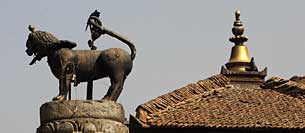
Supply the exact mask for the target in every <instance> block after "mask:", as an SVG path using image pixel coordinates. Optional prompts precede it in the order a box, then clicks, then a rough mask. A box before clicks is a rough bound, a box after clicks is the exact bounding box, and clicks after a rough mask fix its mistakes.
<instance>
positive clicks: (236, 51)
mask: <svg viewBox="0 0 305 133" xmlns="http://www.w3.org/2000/svg"><path fill="white" fill-rule="evenodd" d="M232 32H233V34H234V36H233V37H231V38H230V39H229V40H230V41H231V42H233V43H235V46H233V47H232V51H231V57H230V60H229V63H237V62H239V63H240V62H246V63H248V62H250V58H249V54H248V49H247V47H246V46H245V45H244V44H243V43H244V42H246V41H247V40H248V38H247V37H246V36H243V33H244V27H243V24H242V22H241V21H240V11H238V10H237V11H236V12H235V21H234V24H233V28H232ZM234 68H235V69H237V70H245V68H244V66H238V65H234ZM229 69H231V68H229Z"/></svg>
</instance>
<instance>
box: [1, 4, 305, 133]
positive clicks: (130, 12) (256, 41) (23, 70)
mask: <svg viewBox="0 0 305 133" xmlns="http://www.w3.org/2000/svg"><path fill="white" fill-rule="evenodd" d="M304 2H305V1H301V0H299V1H291V0H290V1H289V0H286V1H280V0H269V1H266V0H261V1H259V0H256V1H245V0H240V1H239V0H234V1H228V0H227V1H215V0H213V1H212V0H211V1H203V0H196V1H195V0H188V1H186V0H185V1H178V0H167V1H164V0H153V1H143V0H138V1H123V0H122V1H109V0H108V1H106V0H92V1H90V2H89V1H61V0H52V1H41V0H37V1H33V0H26V1H17V0H1V1H0V16H1V30H0V37H1V45H0V50H1V51H0V59H1V61H2V63H1V70H0V73H1V76H0V79H1V80H0V81H1V93H0V98H1V99H0V105H1V108H0V125H1V131H2V132H8V133H17V132H21V133H22V132H24V133H30V132H35V130H36V128H37V127H38V126H39V107H40V105H41V104H43V103H44V102H47V101H50V100H51V99H52V97H54V96H56V95H57V93H58V82H57V79H55V77H54V76H53V75H52V74H51V72H50V70H49V67H48V66H47V63H46V59H44V60H42V61H40V62H38V63H37V64H36V65H33V66H29V65H28V63H29V62H30V61H31V59H32V57H28V56H27V55H26V54H25V52H24V51H25V42H26V39H27V36H28V33H29V31H28V29H27V27H28V25H29V24H32V25H35V26H36V28H37V29H38V30H46V31H49V32H51V33H53V34H54V35H55V36H57V37H58V38H60V39H67V40H71V41H74V42H76V43H77V44H78V47H77V49H88V46H87V40H88V39H89V36H90V35H89V32H85V31H84V30H85V25H86V20H87V18H88V16H89V14H90V13H91V12H92V11H94V10H95V9H98V10H99V11H101V17H102V21H103V23H104V26H105V27H107V28H108V29H111V30H113V31H116V32H118V33H120V34H123V35H125V36H126V37H128V38H129V39H130V40H131V41H133V42H134V43H135V45H136V48H137V57H136V59H135V62H134V68H133V71H132V73H131V74H130V75H129V77H128V79H127V80H126V84H125V88H124V90H123V92H122V94H121V96H120V98H119V100H118V102H120V103H122V104H123V106H124V108H125V111H126V114H130V113H134V110H135V108H136V107H137V105H139V104H141V103H144V102H146V101H148V100H150V99H153V98H155V97H157V96H159V95H162V94H164V93H166V92H169V91H172V90H174V89H178V88H179V87H183V86H185V85H187V84H188V83H192V82H195V81H197V80H200V79H205V78H207V77H209V76H211V75H214V74H218V73H219V72H220V67H221V65H224V64H225V63H226V62H227V61H228V58H229V54H230V50H231V47H232V46H233V44H232V43H230V42H229V41H228V38H229V37H231V36H232V33H231V28H232V24H233V21H234V11H235V10H237V9H239V10H241V20H242V22H243V24H244V26H245V29H246V30H245V35H246V36H248V37H249V41H248V42H246V45H247V46H248V49H249V52H250V56H253V57H255V61H256V64H257V65H258V67H259V69H260V70H261V69H263V68H264V67H268V78H269V77H271V76H280V77H283V78H290V77H291V76H293V75H302V74H305V69H304V65H305V62H304V61H303V57H304V55H305V53H304V52H303V51H304V49H305V37H304V36H305V26H304V24H305V14H304V13H305V8H304V5H305V3H304ZM97 46H98V48H99V49H106V48H110V47H121V48H124V49H126V50H128V51H129V49H128V47H127V46H126V45H125V44H122V43H120V42H119V41H117V40H115V39H112V38H110V37H109V36H104V37H102V38H101V39H99V40H98V42H97ZM108 86H109V80H108V79H103V80H99V81H97V82H95V84H94V87H95V89H94V98H95V99H100V98H102V96H103V95H104V94H105V92H106V90H107V89H108ZM85 88H86V86H85V84H81V85H80V86H78V87H77V88H73V91H72V94H73V95H72V96H73V99H84V98H85V92H86V91H85ZM126 117H129V116H128V115H127V116H126Z"/></svg>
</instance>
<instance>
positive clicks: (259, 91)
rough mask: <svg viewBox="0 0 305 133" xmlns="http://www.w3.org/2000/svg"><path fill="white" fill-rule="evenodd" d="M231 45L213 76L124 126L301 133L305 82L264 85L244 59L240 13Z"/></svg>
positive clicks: (141, 110)
mask: <svg viewBox="0 0 305 133" xmlns="http://www.w3.org/2000/svg"><path fill="white" fill-rule="evenodd" d="M232 32H233V35H234V36H233V37H231V38H230V39H229V40H230V41H231V42H233V43H234V46H233V47H232V50H231V56H230V59H229V61H228V62H227V63H226V64H225V65H224V66H222V67H221V72H220V74H219V75H215V76H211V77H209V78H207V79H205V80H199V81H198V82H196V83H192V84H189V85H187V86H185V87H182V88H180V89H177V90H174V91H172V92H170V93H167V94H164V95H161V96H159V97H157V98H155V99H153V100H150V101H148V102H146V103H144V104H142V105H139V106H138V108H137V110H136V112H137V114H136V116H135V117H133V116H132V117H131V119H130V124H131V125H133V126H137V127H141V128H212V129H215V128H216V129H217V128H221V129H223V128H225V129H226V128H233V129H266V130H269V129H288V130H290V129H297V130H298V129H301V130H305V85H304V83H305V77H293V78H291V80H284V79H281V78H278V77H273V78H271V79H269V80H267V81H265V77H266V75H267V69H266V68H265V69H264V70H262V71H259V70H258V68H257V67H256V65H255V62H254V58H253V57H252V58H251V59H250V57H249V53H248V49H247V46H246V45H245V44H244V42H246V41H247V40H248V38H247V37H246V36H244V35H243V33H244V28H243V24H242V22H241V20H240V12H239V11H236V12H235V21H234V24H233V28H232Z"/></svg>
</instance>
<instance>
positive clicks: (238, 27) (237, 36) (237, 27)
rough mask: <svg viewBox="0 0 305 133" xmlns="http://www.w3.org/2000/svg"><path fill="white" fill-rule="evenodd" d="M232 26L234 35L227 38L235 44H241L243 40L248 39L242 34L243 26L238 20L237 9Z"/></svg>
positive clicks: (238, 13) (238, 12)
mask: <svg viewBox="0 0 305 133" xmlns="http://www.w3.org/2000/svg"><path fill="white" fill-rule="evenodd" d="M233 26H234V27H233V28H232V33H233V34H234V37H231V38H230V39H229V40H230V41H231V42H233V43H235V45H242V44H243V43H244V42H246V41H248V38H247V37H246V36H243V33H244V27H243V24H242V22H241V21H240V11H238V10H237V11H235V21H234V24H233Z"/></svg>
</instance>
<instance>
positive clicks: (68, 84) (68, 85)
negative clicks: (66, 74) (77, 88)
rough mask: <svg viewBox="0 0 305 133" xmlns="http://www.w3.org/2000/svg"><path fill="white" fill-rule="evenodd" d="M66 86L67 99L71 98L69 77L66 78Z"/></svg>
mask: <svg viewBox="0 0 305 133" xmlns="http://www.w3.org/2000/svg"><path fill="white" fill-rule="evenodd" d="M66 87H67V91H68V95H69V96H68V97H69V100H71V79H67V80H66Z"/></svg>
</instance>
